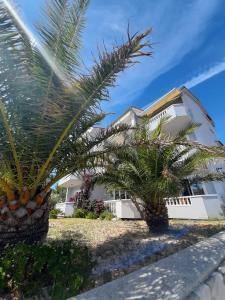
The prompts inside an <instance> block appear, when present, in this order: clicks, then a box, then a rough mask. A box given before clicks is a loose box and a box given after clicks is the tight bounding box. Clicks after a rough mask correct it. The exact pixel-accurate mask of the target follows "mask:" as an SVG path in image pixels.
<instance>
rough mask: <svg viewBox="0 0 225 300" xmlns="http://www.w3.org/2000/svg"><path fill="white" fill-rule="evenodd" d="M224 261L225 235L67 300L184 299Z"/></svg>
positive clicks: (219, 234)
mask: <svg viewBox="0 0 225 300" xmlns="http://www.w3.org/2000/svg"><path fill="white" fill-rule="evenodd" d="M224 259H225V232H220V233H218V234H216V235H215V236H213V237H211V238H209V239H206V240H205V241H202V242H200V243H197V244H196V245H193V246H191V247H188V248H186V249H184V250H181V251H179V252H177V253H175V254H173V255H171V256H169V257H167V258H164V259H162V260H160V261H158V262H156V263H154V264H152V265H150V266H146V267H144V268H141V269H140V270H138V271H135V272H133V273H130V274H129V275H126V276H124V277H121V278H119V279H117V280H114V281H112V282H109V283H107V284H105V285H102V286H100V287H98V288H95V289H93V290H90V291H88V292H86V293H84V294H81V295H78V296H76V297H73V298H71V299H70V300H75V299H76V300H86V299H88V300H128V299H129V300H131V299H132V300H134V299H138V300H140V299H148V300H151V299H152V300H156V299H161V300H169V299H170V300H171V299H174V300H175V299H177V300H180V299H184V298H185V297H187V296H188V295H189V294H190V293H191V292H192V291H193V290H195V289H196V288H197V287H198V286H199V284H200V283H202V282H203V281H205V280H206V279H207V278H208V276H209V275H210V274H211V273H212V272H213V271H214V270H215V269H216V268H217V267H218V266H219V265H220V263H221V262H222V261H223V260H224Z"/></svg>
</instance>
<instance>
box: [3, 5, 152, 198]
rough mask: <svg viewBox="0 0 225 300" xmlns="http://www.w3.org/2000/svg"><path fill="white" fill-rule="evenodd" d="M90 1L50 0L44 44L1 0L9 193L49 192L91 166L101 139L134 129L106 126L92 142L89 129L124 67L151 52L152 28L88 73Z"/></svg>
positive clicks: (99, 116)
mask: <svg viewBox="0 0 225 300" xmlns="http://www.w3.org/2000/svg"><path fill="white" fill-rule="evenodd" d="M87 6H88V0H74V1H70V0H52V1H48V4H47V6H46V8H45V21H44V22H43V23H42V24H39V25H37V32H38V34H39V38H40V43H39V44H37V43H36V42H33V41H31V40H30V39H29V38H28V37H27V36H26V34H25V33H24V31H23V28H22V27H21V24H20V23H19V22H18V20H17V18H15V15H14V14H12V12H11V11H10V10H9V8H8V7H7V6H6V5H5V4H4V3H3V2H2V1H1V3H0V51H1V59H0V85H1V87H0V153H1V162H0V191H2V192H5V193H6V194H7V197H8V198H11V197H13V196H12V195H11V194H12V191H13V192H15V191H16V192H18V193H21V192H22V190H23V188H24V187H26V188H27V189H28V190H29V191H30V192H31V196H32V197H33V196H34V195H35V194H37V193H38V192H39V191H40V190H45V191H47V190H48V189H49V187H50V186H51V185H52V184H53V183H54V182H56V181H57V180H59V179H60V178H61V177H63V176H65V175H66V174H68V173H72V172H76V171H77V170H79V169H80V168H83V167H84V165H85V162H86V161H87V156H88V153H89V152H90V149H92V148H93V147H94V146H95V145H98V144H99V143H101V142H102V141H103V140H104V139H106V138H107V137H109V136H111V135H113V134H115V133H116V132H118V131H121V130H124V129H125V128H126V126H120V127H117V128H112V129H110V130H105V131H102V132H100V133H99V134H98V135H97V136H96V137H95V138H93V139H92V140H91V141H90V140H88V139H87V137H85V135H84V133H85V132H86V131H87V129H88V128H90V127H91V126H93V125H94V124H96V123H97V122H100V121H101V120H102V119H103V118H104V117H105V116H106V114H105V113H103V112H101V109H100V104H101V101H102V100H106V99H108V88H109V87H112V86H113V85H114V83H115V80H116V77H117V74H118V73H119V72H121V71H123V70H124V69H125V68H127V67H128V66H130V65H131V64H133V63H134V62H135V61H134V60H135V59H136V57H137V56H142V55H150V54H151V53H150V52H143V51H142V49H143V48H145V47H146V46H148V44H147V43H146V42H144V41H143V39H144V38H145V37H146V36H147V35H148V34H149V31H147V32H145V33H142V34H136V35H134V36H132V37H130V36H129V35H128V41H127V42H126V43H124V44H123V45H121V46H116V47H114V48H113V51H112V52H111V53H109V52H108V51H107V50H104V51H103V52H101V53H99V59H98V60H96V63H95V65H94V66H93V68H92V70H91V71H90V73H89V74H83V73H82V72H81V71H80V70H81V64H80V61H81V60H80V57H79V50H80V46H81V33H82V31H83V28H84V22H85V12H86V9H87ZM40 49H41V50H40ZM46 55H47V56H48V58H50V60H49V59H47V60H46V59H45V58H46V57H45V56H46ZM49 61H50V62H49Z"/></svg>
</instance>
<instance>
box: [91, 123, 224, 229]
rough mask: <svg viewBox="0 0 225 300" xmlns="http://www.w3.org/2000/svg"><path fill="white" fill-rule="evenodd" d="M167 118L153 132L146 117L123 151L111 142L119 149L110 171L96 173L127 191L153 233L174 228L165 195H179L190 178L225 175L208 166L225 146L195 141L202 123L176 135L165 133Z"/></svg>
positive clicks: (107, 166) (109, 160)
mask: <svg viewBox="0 0 225 300" xmlns="http://www.w3.org/2000/svg"><path fill="white" fill-rule="evenodd" d="M165 122H167V120H165V119H162V120H161V122H160V124H159V125H158V127H157V128H156V129H155V130H153V131H151V132H150V131H149V126H148V121H146V120H143V123H141V124H140V125H139V126H138V127H137V128H136V132H135V133H134V134H132V135H131V137H130V138H129V139H128V140H127V141H125V146H124V145H122V146H119V147H118V150H117V149H116V148H117V147H115V146H113V145H111V146H110V145H109V146H108V147H109V148H110V147H112V148H114V154H113V155H112V154H110V155H109V156H108V157H107V159H106V158H105V160H104V163H103V166H104V168H103V170H104V171H103V172H102V173H100V174H97V175H96V178H95V183H97V182H98V183H101V184H105V186H106V187H107V188H108V189H109V190H112V189H122V190H126V191H127V192H128V193H129V195H130V196H131V200H132V201H133V203H134V204H135V206H136V208H137V209H138V211H139V212H140V214H141V216H142V217H143V218H144V220H145V221H146V223H147V225H148V227H149V230H150V231H152V232H154V231H164V230H166V229H167V228H168V212H167V207H166V201H165V198H167V197H173V196H175V197H176V196H179V195H180V193H181V192H182V190H183V189H184V184H185V182H186V181H187V179H188V180H189V182H190V183H194V182H203V181H213V180H224V179H225V173H222V174H218V173H210V172H209V171H208V169H207V163H208V162H209V161H210V160H212V159H214V158H217V157H224V149H222V148H221V149H220V148H217V147H214V148H208V147H206V146H204V145H199V144H197V143H191V142H189V141H188V140H187V135H188V134H190V133H191V132H192V131H193V130H194V129H195V128H196V126H198V125H197V124H189V125H188V126H186V127H185V128H184V129H183V130H181V131H180V132H178V133H177V134H176V135H175V136H174V137H171V136H169V135H167V134H166V133H164V132H163V125H164V123H165ZM135 144H136V146H135Z"/></svg>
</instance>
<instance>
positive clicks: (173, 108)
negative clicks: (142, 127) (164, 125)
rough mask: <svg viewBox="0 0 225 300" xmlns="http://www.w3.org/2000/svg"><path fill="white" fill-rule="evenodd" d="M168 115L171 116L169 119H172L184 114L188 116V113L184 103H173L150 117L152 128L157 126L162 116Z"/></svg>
mask: <svg viewBox="0 0 225 300" xmlns="http://www.w3.org/2000/svg"><path fill="white" fill-rule="evenodd" d="M166 116H168V117H170V120H169V121H171V120H173V119H174V118H177V117H182V116H186V117H188V114H187V111H186V109H185V107H184V105H183V104H172V105H170V106H169V107H167V108H166V109H164V110H162V111H161V112H159V113H158V114H157V115H155V116H154V117H152V118H151V119H150V122H149V125H150V129H154V128H156V126H157V125H158V123H159V121H160V120H161V118H163V117H166ZM169 121H168V122H169Z"/></svg>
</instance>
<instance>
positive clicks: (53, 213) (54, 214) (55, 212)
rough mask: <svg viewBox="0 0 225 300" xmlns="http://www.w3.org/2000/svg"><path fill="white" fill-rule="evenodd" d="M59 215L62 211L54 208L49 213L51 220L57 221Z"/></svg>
mask: <svg viewBox="0 0 225 300" xmlns="http://www.w3.org/2000/svg"><path fill="white" fill-rule="evenodd" d="M59 214H62V211H61V210H60V209H57V208H53V209H52V210H50V212H49V218H50V219H57V217H58V215H59Z"/></svg>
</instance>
